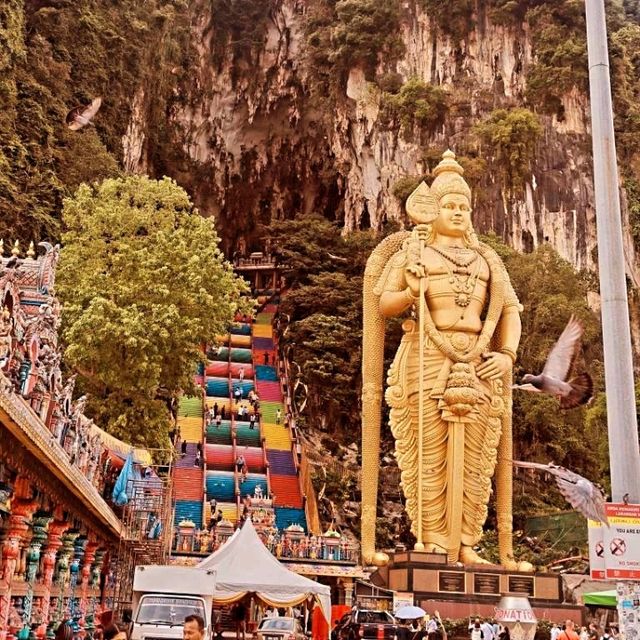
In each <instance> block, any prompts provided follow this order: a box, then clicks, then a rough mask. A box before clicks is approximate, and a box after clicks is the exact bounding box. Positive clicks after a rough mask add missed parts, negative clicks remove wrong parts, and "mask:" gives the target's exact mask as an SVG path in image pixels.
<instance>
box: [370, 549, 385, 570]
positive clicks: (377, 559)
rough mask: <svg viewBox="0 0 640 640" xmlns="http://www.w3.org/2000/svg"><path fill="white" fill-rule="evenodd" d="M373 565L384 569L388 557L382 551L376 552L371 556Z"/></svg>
mask: <svg viewBox="0 0 640 640" xmlns="http://www.w3.org/2000/svg"><path fill="white" fill-rule="evenodd" d="M373 564H374V565H375V566H376V567H384V566H386V565H388V564H389V556H388V555H387V554H386V553H383V552H382V551H376V552H375V553H374V554H373Z"/></svg>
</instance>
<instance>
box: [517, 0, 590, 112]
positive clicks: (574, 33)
mask: <svg viewBox="0 0 640 640" xmlns="http://www.w3.org/2000/svg"><path fill="white" fill-rule="evenodd" d="M526 19H527V22H528V23H529V26H530V28H531V36H532V43H533V52H534V54H535V57H536V58H535V60H536V61H535V64H534V65H533V66H532V67H531V69H530V71H529V73H528V74H527V98H528V99H529V100H530V101H531V102H532V103H533V104H535V105H537V106H539V107H540V108H542V109H543V110H544V111H546V112H548V113H556V114H557V115H558V116H559V117H562V103H561V97H562V96H563V95H564V94H566V93H568V92H569V91H570V90H571V89H572V88H574V87H576V88H578V89H579V90H581V91H586V88H587V83H588V78H589V70H588V66H587V42H586V26H585V19H584V4H583V3H582V2H579V1H577V0H552V1H551V2H546V3H544V4H541V5H538V6H536V7H534V8H532V9H530V10H529V11H527V14H526Z"/></svg>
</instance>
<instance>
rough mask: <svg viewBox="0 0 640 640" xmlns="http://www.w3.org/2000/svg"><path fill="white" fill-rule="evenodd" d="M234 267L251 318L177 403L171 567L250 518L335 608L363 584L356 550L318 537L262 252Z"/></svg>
mask: <svg viewBox="0 0 640 640" xmlns="http://www.w3.org/2000/svg"><path fill="white" fill-rule="evenodd" d="M234 263H235V269H236V271H237V272H239V273H240V274H242V275H243V276H244V277H245V278H246V279H247V280H248V281H249V283H250V284H251V286H252V290H253V293H254V295H255V297H256V298H257V300H258V310H257V313H256V315H255V317H253V318H250V317H248V316H245V317H240V318H237V319H236V320H237V321H236V322H235V323H234V324H233V325H232V326H231V327H230V328H229V332H228V333H227V334H226V335H224V336H219V337H218V341H217V344H216V345H214V346H210V347H209V348H208V349H207V351H206V362H205V364H204V366H203V367H202V369H201V370H200V371H199V372H198V374H197V376H196V382H197V384H198V385H199V386H200V387H201V388H202V394H201V396H197V397H183V398H182V399H181V401H180V404H179V410H178V417H177V425H176V426H177V429H176V450H177V452H178V458H177V462H176V464H175V467H174V482H173V486H174V497H175V512H174V538H173V549H172V553H173V561H174V562H179V563H183V564H195V563H196V562H197V561H199V560H200V559H201V557H202V556H207V555H209V554H210V553H211V552H213V551H215V550H216V549H218V548H219V547H220V546H221V545H222V544H224V543H225V542H226V541H227V540H228V539H229V537H230V536H231V535H232V534H233V532H234V530H235V528H236V527H237V526H238V525H239V524H240V523H241V522H242V521H243V520H244V519H245V518H251V520H252V522H253V524H254V526H255V528H256V531H257V532H258V535H259V536H260V537H261V539H262V541H263V542H264V544H265V545H266V546H267V548H268V549H269V550H270V551H271V552H272V553H273V554H274V556H276V557H277V558H278V559H279V560H281V561H283V562H285V563H287V564H288V565H289V567H290V568H292V569H293V570H295V571H296V572H298V573H301V574H303V575H306V576H309V577H313V578H314V579H319V578H324V579H326V580H328V582H329V584H334V586H336V587H339V588H337V590H336V594H334V600H335V601H336V602H338V601H343V602H344V601H347V600H349V599H350V594H351V593H352V591H353V581H354V580H355V579H356V578H358V577H362V576H363V573H362V569H361V568H360V567H359V566H358V563H359V559H360V558H359V556H360V550H359V545H358V544H357V543H356V542H355V541H353V540H350V539H347V538H346V537H342V536H341V535H340V534H339V533H338V532H336V531H333V530H329V531H327V532H324V533H323V532H322V530H321V525H320V519H319V516H318V509H317V505H316V500H315V493H314V490H313V486H312V483H311V477H310V472H309V468H308V462H307V458H306V455H305V452H304V447H303V443H302V440H301V438H300V436H299V434H298V431H297V429H296V422H295V417H294V412H293V411H292V404H291V395H292V394H291V391H290V385H289V377H288V375H287V374H288V365H287V362H286V360H285V359H284V358H282V356H281V354H280V351H279V349H278V340H277V335H278V329H277V327H278V324H279V322H280V317H279V314H278V305H279V299H280V293H279V291H280V288H279V287H280V285H281V279H280V277H279V276H278V272H277V268H276V264H275V261H274V260H273V259H272V258H271V257H270V256H269V255H268V254H267V255H265V254H264V253H259V252H256V253H253V254H251V255H250V256H249V257H248V258H243V257H241V256H234ZM239 459H241V460H243V465H242V466H239V465H238V460H239ZM212 507H213V508H214V509H215V512H212ZM345 585H346V586H345ZM345 594H348V595H345Z"/></svg>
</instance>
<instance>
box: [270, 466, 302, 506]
mask: <svg viewBox="0 0 640 640" xmlns="http://www.w3.org/2000/svg"><path fill="white" fill-rule="evenodd" d="M269 477H270V480H271V494H272V495H273V496H275V498H274V504H275V506H276V507H295V508H296V509H302V495H301V493H300V484H299V482H298V477H297V476H279V475H276V474H273V473H272V474H270V476H269Z"/></svg>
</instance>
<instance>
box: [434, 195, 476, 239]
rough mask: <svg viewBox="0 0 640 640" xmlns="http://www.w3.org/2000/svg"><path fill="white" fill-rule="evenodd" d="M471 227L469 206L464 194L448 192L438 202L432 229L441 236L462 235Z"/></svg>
mask: <svg viewBox="0 0 640 640" xmlns="http://www.w3.org/2000/svg"><path fill="white" fill-rule="evenodd" d="M470 227H471V206H470V204H469V200H468V199H467V197H466V196H463V195H462V194H459V193H448V194H447V195H444V196H442V198H441V199H440V202H439V212H438V217H437V218H436V219H435V220H434V222H433V230H434V231H435V232H436V233H437V234H438V235H443V236H456V237H457V236H463V235H464V234H465V233H466V232H467V231H468V230H469V229H470Z"/></svg>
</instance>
